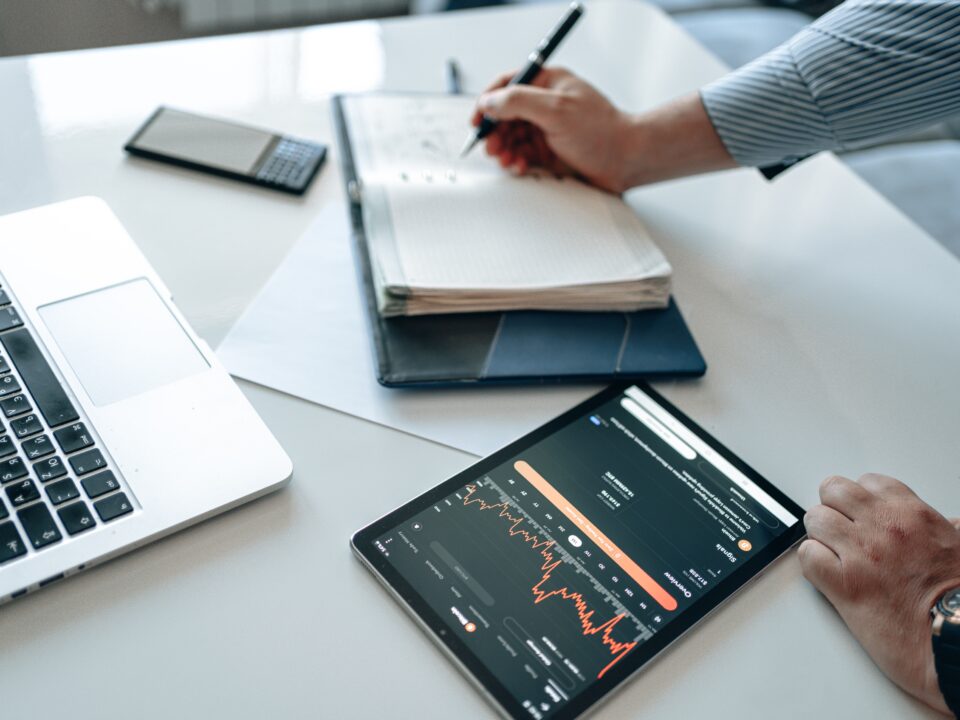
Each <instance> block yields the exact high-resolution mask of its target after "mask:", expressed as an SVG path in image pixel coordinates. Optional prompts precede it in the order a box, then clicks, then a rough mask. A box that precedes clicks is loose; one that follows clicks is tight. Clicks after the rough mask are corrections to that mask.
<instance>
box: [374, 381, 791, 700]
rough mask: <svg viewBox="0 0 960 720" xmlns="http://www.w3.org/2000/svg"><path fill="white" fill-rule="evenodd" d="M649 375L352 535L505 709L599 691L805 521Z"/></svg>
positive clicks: (749, 572) (784, 544) (775, 551)
mask: <svg viewBox="0 0 960 720" xmlns="http://www.w3.org/2000/svg"><path fill="white" fill-rule="evenodd" d="M801 512H802V511H801V510H800V508H799V507H798V506H797V505H796V504H795V503H793V502H792V501H790V500H789V499H788V498H786V497H785V496H784V495H783V494H782V493H780V492H779V491H777V490H776V488H774V487H773V486H772V485H770V483H768V482H767V481H765V480H764V479H763V478H761V477H760V476H759V475H757V474H756V473H755V472H754V471H752V470H750V468H749V467H747V466H746V465H744V464H743V463H742V462H741V461H739V460H737V458H736V457H734V456H732V454H731V453H729V451H727V450H725V449H724V448H723V447H722V446H721V445H719V444H718V443H717V442H716V441H714V440H713V439H712V438H710V437H709V435H707V434H706V433H705V432H704V431H702V430H700V429H699V428H697V427H696V426H695V425H694V424H693V423H692V422H690V421H689V420H686V418H684V417H683V416H682V415H680V414H679V413H678V412H677V411H676V410H675V409H673V408H671V407H670V406H669V405H668V404H667V403H666V402H665V401H664V400H663V399H662V398H660V397H659V396H657V395H656V394H655V393H653V391H652V390H650V389H649V388H645V387H642V386H636V385H632V386H628V387H620V388H614V389H611V390H610V391H607V392H606V393H602V394H601V395H600V396H598V397H597V398H594V400H593V401H587V403H585V404H584V405H583V406H581V407H580V408H576V409H574V410H573V411H571V413H567V414H566V415H564V416H562V417H561V418H558V419H557V420H556V421H554V422H553V423H550V424H548V425H547V426H545V427H544V428H541V430H539V431H537V432H535V433H533V434H531V435H530V436H527V437H526V438H523V439H521V440H520V441H518V442H517V443H514V444H513V445H511V446H510V447H508V448H505V449H504V450H503V451H501V452H500V453H497V454H496V455H494V456H492V457H491V458H488V459H487V460H485V461H482V462H481V463H479V464H478V465H476V466H474V467H473V468H471V469H469V470H467V471H465V472H464V473H462V474H461V475H459V476H457V477H456V478H453V479H452V480H451V481H448V482H447V483H444V484H443V485H441V486H440V487H439V488H436V489H435V491H434V492H432V493H428V495H427V496H425V497H423V498H419V499H418V500H415V501H413V502H412V503H410V504H408V505H407V506H405V507H404V508H401V509H400V510H398V511H396V512H395V513H393V514H391V515H390V516H388V517H387V518H384V519H383V520H381V521H380V522H379V523H377V524H375V525H374V526H371V527H370V528H368V529H366V530H364V531H361V533H359V534H358V535H357V536H356V537H355V545H356V546H357V549H358V550H359V551H360V552H361V553H362V554H363V555H364V556H366V557H368V558H370V559H371V560H372V563H371V564H373V565H374V566H375V568H376V569H377V570H378V572H379V574H380V575H381V577H382V579H384V580H385V581H386V582H387V583H388V584H390V585H391V586H392V587H394V589H395V590H397V592H398V593H399V594H400V595H401V596H402V597H403V599H404V600H405V601H406V602H407V604H408V605H409V606H410V607H411V608H412V609H413V610H414V612H416V613H417V614H418V615H419V616H420V617H421V619H423V620H424V621H425V623H426V624H427V625H428V626H429V627H430V628H431V629H432V630H434V632H435V633H436V634H437V635H438V637H439V638H440V639H441V640H442V641H443V643H444V644H445V645H446V646H447V648H448V649H449V650H451V651H453V652H454V654H455V655H456V656H457V658H458V660H460V661H461V663H462V664H463V665H464V666H466V667H467V669H468V670H469V671H470V673H471V674H472V675H473V676H474V678H475V679H477V680H478V681H479V682H480V683H481V684H482V685H483V686H484V688H485V689H486V690H487V691H488V692H489V694H491V695H492V696H493V697H494V698H495V700H496V701H497V703H498V704H499V705H500V706H501V708H502V709H505V710H506V711H507V712H508V713H509V714H512V715H514V716H516V717H532V718H547V717H567V716H572V715H573V714H576V713H577V712H579V711H581V710H582V709H584V708H585V707H588V706H589V705H590V704H592V703H593V702H595V701H596V700H597V699H599V698H600V697H601V696H602V695H603V694H605V692H607V691H609V689H611V688H612V687H613V686H615V685H616V684H617V683H618V682H619V681H621V680H623V679H624V678H625V677H626V676H627V675H629V674H630V673H631V672H632V671H634V670H636V669H637V668H639V667H640V665H642V664H643V663H644V662H645V661H646V660H648V659H650V658H651V657H652V656H653V655H655V654H656V653H657V652H658V651H659V650H660V649H662V648H663V647H665V646H666V644H667V643H668V642H669V641H670V640H671V639H673V638H675V637H677V636H678V635H679V634H680V633H682V632H683V631H684V630H685V629H686V628H688V627H690V625H692V624H693V623H694V622H696V621H697V620H698V619H699V618H701V617H702V616H703V615H704V614H706V612H708V611H709V610H710V609H711V608H712V607H714V606H716V605H717V604H718V603H719V602H720V601H722V600H723V599H724V598H725V597H726V596H728V595H729V594H730V593H732V592H733V591H734V590H735V589H737V588H738V587H740V586H741V585H742V584H743V583H744V582H746V581H747V580H749V579H750V577H752V576H754V575H755V574H756V573H757V572H758V571H759V570H760V569H762V568H763V567H764V566H765V565H767V564H768V563H769V562H770V561H771V560H772V559H774V558H775V557H777V556H778V555H779V554H781V553H782V552H783V551H784V550H786V549H787V548H788V547H790V545H792V544H793V543H794V542H796V540H798V539H799V538H800V537H801V536H802V534H803V528H802V523H800V522H799V517H800V515H801Z"/></svg>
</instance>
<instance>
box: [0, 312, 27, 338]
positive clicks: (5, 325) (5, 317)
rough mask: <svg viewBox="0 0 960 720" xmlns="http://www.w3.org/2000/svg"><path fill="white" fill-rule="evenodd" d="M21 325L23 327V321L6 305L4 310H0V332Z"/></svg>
mask: <svg viewBox="0 0 960 720" xmlns="http://www.w3.org/2000/svg"><path fill="white" fill-rule="evenodd" d="M21 325H23V320H21V319H20V315H19V314H18V313H17V311H16V310H15V309H14V308H13V307H12V306H10V305H7V307H5V308H0V332H3V331H4V330H10V329H11V328H15V327H20V326H21Z"/></svg>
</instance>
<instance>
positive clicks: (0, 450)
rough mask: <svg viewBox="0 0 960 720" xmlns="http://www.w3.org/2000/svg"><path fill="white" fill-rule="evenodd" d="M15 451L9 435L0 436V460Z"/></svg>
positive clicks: (15, 448) (15, 447)
mask: <svg viewBox="0 0 960 720" xmlns="http://www.w3.org/2000/svg"><path fill="white" fill-rule="evenodd" d="M16 451H17V446H16V445H15V444H14V442H13V438H12V437H10V436H9V435H0V458H2V457H6V456H7V455H13V454H14V453H15V452H16Z"/></svg>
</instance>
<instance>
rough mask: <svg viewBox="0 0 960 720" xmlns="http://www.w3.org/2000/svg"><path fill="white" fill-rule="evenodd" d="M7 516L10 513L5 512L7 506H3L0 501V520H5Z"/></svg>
mask: <svg viewBox="0 0 960 720" xmlns="http://www.w3.org/2000/svg"><path fill="white" fill-rule="evenodd" d="M9 515H10V511H9V510H7V506H6V505H4V504H3V500H0V520H4V519H6V518H7V516H9Z"/></svg>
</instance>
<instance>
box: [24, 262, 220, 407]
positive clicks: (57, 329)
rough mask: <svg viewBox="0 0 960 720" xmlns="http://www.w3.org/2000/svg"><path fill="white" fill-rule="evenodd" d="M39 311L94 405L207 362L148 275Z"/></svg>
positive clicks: (159, 383)
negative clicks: (147, 277)
mask: <svg viewBox="0 0 960 720" xmlns="http://www.w3.org/2000/svg"><path fill="white" fill-rule="evenodd" d="M40 317H42V318H43V321H44V323H45V324H46V326H47V327H48V328H49V329H50V332H51V334H52V335H53V338H54V340H56V342H57V345H58V346H59V347H60V350H61V352H63V354H64V356H65V357H66V359H67V362H68V363H69V364H70V367H71V368H72V369H73V371H74V372H75V373H76V375H77V377H78V378H80V382H81V383H82V384H83V389H84V390H86V392H87V395H89V396H90V399H91V400H92V401H93V403H94V404H95V405H101V406H102V405H109V404H110V403H114V402H117V401H118V400H123V399H125V398H128V397H132V396H134V395H139V394H140V393H142V392H146V391H147V390H152V389H153V388H156V387H160V386H162V385H166V384H168V383H171V382H175V381H177V380H181V379H183V378H185V377H188V376H190V375H194V374H196V373H198V372H202V371H203V370H206V369H207V368H208V367H209V365H208V364H207V361H206V360H205V359H204V357H203V355H201V354H200V351H199V350H198V349H197V347H196V345H194V343H193V341H192V340H191V339H190V337H189V336H188V335H187V334H186V332H184V330H183V327H181V325H180V323H179V322H178V321H177V319H176V318H175V317H174V316H173V314H172V313H171V312H170V310H169V309H168V308H167V306H166V304H165V303H164V302H163V300H162V299H161V298H160V296H159V295H158V294H157V291H156V290H155V289H154V288H153V285H151V284H150V281H149V280H147V279H146V278H140V279H139V280H132V281H130V282H127V283H124V284H122V285H116V286H114V287H109V288H105V289H103V290H98V291H96V292H92V293H87V294H86V295H79V296H77V297H74V298H70V299H69V300H61V301H59V302H55V303H53V304H51V305H45V306H43V307H41V308H40Z"/></svg>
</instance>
